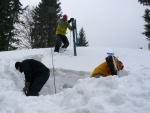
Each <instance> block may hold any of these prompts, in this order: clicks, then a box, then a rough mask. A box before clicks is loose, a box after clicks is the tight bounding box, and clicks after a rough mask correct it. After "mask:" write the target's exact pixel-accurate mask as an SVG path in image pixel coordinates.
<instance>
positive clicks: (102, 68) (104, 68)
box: [91, 56, 124, 78]
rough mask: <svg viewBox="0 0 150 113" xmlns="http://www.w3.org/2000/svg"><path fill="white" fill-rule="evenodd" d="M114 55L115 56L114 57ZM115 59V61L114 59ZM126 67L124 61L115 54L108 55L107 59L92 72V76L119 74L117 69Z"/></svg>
mask: <svg viewBox="0 0 150 113" xmlns="http://www.w3.org/2000/svg"><path fill="white" fill-rule="evenodd" d="M113 57H114V58H113ZM113 59H114V61H113ZM123 68H124V66H123V63H122V62H121V61H119V60H118V59H117V58H116V57H115V56H108V57H106V61H105V62H103V63H101V64H100V65H99V66H97V67H96V68H95V69H94V71H93V72H92V74H91V77H95V78H99V77H107V76H110V75H117V71H120V70H122V69H123Z"/></svg>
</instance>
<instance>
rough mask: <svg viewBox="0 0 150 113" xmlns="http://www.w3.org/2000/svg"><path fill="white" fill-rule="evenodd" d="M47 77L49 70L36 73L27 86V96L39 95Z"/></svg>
mask: <svg viewBox="0 0 150 113" xmlns="http://www.w3.org/2000/svg"><path fill="white" fill-rule="evenodd" d="M48 78H49V72H43V73H40V74H38V75H36V77H35V78H34V80H33V82H32V84H31V86H30V88H29V91H28V93H27V96H39V92H40V91H41V89H42V88H43V86H44V84H45V83H46V82H47V80H48Z"/></svg>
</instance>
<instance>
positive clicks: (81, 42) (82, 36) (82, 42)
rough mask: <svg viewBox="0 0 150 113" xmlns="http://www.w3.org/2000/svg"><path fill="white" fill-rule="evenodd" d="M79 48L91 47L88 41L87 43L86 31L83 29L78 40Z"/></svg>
mask: <svg viewBox="0 0 150 113" xmlns="http://www.w3.org/2000/svg"><path fill="white" fill-rule="evenodd" d="M77 46H85V47H87V46H89V44H88V41H86V36H85V31H84V29H83V27H82V28H81V30H80V31H79V37H78V39H77Z"/></svg>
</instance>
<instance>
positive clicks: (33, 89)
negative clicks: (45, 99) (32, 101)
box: [15, 59, 50, 96]
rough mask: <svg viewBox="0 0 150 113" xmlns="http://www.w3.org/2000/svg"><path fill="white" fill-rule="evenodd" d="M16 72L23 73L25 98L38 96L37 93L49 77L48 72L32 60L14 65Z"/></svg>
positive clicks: (44, 67)
mask: <svg viewBox="0 0 150 113" xmlns="http://www.w3.org/2000/svg"><path fill="white" fill-rule="evenodd" d="M15 67H16V70H18V71H19V72H21V73H22V72H24V75H25V87H24V88H23V91H24V93H25V95H26V96H39V92H40V90H41V89H42V87H43V86H44V84H45V83H46V82H47V80H48V79H49V76H50V70H49V69H48V68H47V67H46V66H45V65H44V64H43V63H41V62H39V61H37V60H34V59H26V60H24V61H22V62H16V63H15Z"/></svg>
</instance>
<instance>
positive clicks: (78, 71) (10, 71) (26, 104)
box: [0, 47, 150, 113]
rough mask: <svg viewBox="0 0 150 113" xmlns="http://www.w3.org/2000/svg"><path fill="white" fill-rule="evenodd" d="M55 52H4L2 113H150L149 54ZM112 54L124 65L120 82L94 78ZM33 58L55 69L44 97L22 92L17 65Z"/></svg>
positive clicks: (118, 50) (121, 50) (115, 78)
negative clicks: (94, 71) (92, 74)
mask: <svg viewBox="0 0 150 113" xmlns="http://www.w3.org/2000/svg"><path fill="white" fill-rule="evenodd" d="M52 51H53V48H46V49H30V50H17V51H9V52H0V64H1V66H0V113H149V112H150V98H149V97H150V84H149V81H150V76H149V72H150V60H149V56H150V51H149V50H143V49H126V48H100V47H97V48H96V47H93V48H92V47H78V48H77V56H74V54H73V48H72V47H69V48H68V49H67V51H65V52H64V53H59V54H53V56H52ZM107 52H114V53H115V55H116V56H117V57H118V59H119V60H121V61H122V62H123V64H124V66H125V68H124V70H123V71H121V72H119V75H120V78H119V77H118V76H109V77H105V78H104V77H103V78H99V79H96V78H90V74H91V72H92V71H93V70H94V68H95V67H96V66H98V65H99V64H100V63H102V62H103V61H104V60H105V57H106V56H107V54H106V53H107ZM27 58H33V59H36V60H39V61H41V62H43V63H44V64H45V65H46V66H47V67H48V68H50V70H51V75H50V78H49V80H48V82H47V83H46V84H45V85H44V87H43V89H42V90H41V92H40V96H39V97H26V96H25V95H24V94H23V93H22V91H21V90H22V88H23V87H24V75H23V74H21V73H19V72H18V71H16V70H15V67H14V64H15V62H16V61H22V60H24V59H27ZM53 70H54V72H53ZM54 75H55V85H56V94H55V88H54ZM64 84H65V85H64ZM63 86H67V87H70V88H63Z"/></svg>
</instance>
